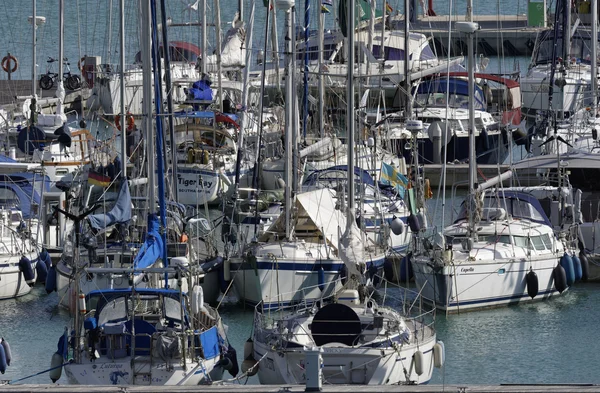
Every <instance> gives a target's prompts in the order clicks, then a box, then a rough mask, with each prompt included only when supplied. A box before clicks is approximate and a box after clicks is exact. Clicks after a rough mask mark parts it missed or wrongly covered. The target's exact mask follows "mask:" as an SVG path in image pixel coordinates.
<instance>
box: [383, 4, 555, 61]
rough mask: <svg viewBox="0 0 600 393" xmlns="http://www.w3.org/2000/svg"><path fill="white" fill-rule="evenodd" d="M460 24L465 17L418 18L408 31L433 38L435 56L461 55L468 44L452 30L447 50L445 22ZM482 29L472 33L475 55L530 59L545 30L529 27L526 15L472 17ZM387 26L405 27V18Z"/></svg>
mask: <svg viewBox="0 0 600 393" xmlns="http://www.w3.org/2000/svg"><path fill="white" fill-rule="evenodd" d="M449 18H450V20H451V21H452V22H463V21H465V20H466V18H465V16H464V15H452V16H451V17H450V16H448V15H441V16H422V15H421V16H419V17H418V18H417V20H416V21H415V22H412V23H411V31H414V32H417V33H422V34H425V36H427V37H433V38H432V40H433V46H434V47H435V49H436V51H437V54H438V56H447V55H448V51H450V55H451V56H464V55H466V54H467V42H466V37H465V36H464V35H460V34H459V33H457V32H455V31H452V45H451V47H450V48H448V20H449ZM473 20H474V22H477V23H479V26H480V27H481V30H479V31H478V32H477V33H475V42H476V43H477V50H476V53H477V54H482V55H484V56H498V55H504V56H511V57H513V56H531V53H532V51H533V47H534V45H535V41H536V38H537V35H538V34H539V33H540V32H543V31H545V30H548V29H549V28H548V27H544V26H543V25H542V26H532V25H531V20H530V18H528V16H527V15H524V14H523V15H474V16H473ZM390 25H391V26H392V27H394V28H396V29H402V28H403V26H404V17H403V16H401V15H399V16H394V17H392V19H391V21H390Z"/></svg>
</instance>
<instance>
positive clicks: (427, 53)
mask: <svg viewBox="0 0 600 393" xmlns="http://www.w3.org/2000/svg"><path fill="white" fill-rule="evenodd" d="M435 59H437V56H436V55H435V53H433V50H431V47H430V46H429V45H427V46H426V47H425V48H423V51H421V58H420V60H435Z"/></svg>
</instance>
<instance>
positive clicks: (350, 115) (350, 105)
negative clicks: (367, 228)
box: [346, 0, 383, 225]
mask: <svg viewBox="0 0 600 393" xmlns="http://www.w3.org/2000/svg"><path fill="white" fill-rule="evenodd" d="M355 7H356V5H355V2H354V0H350V1H348V9H347V15H348V17H347V18H346V20H347V24H348V32H347V37H348V81H347V83H348V85H347V89H346V91H347V92H348V93H347V94H348V97H347V107H346V112H347V113H346V116H347V117H346V122H347V125H346V127H347V130H348V136H347V146H348V148H347V150H348V215H349V216H348V217H351V218H352V220H350V219H348V225H351V224H352V223H354V219H353V218H354V127H355V125H354V122H355V119H354V30H355V28H354V25H355V23H356V20H355V19H354V18H355V15H354V14H355V13H356V12H355ZM382 49H383V37H382Z"/></svg>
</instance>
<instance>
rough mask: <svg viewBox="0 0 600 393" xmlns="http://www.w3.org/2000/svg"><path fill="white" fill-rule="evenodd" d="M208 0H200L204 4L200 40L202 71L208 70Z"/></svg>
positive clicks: (201, 8) (201, 9)
mask: <svg viewBox="0 0 600 393" xmlns="http://www.w3.org/2000/svg"><path fill="white" fill-rule="evenodd" d="M207 1H208V0H200V3H201V4H202V6H201V7H200V11H201V14H202V26H201V30H202V39H201V41H200V52H201V53H200V56H201V59H202V61H201V65H202V72H206V57H207V54H206V38H207V37H206V31H207V29H206V2H207Z"/></svg>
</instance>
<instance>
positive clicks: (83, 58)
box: [77, 56, 85, 75]
mask: <svg viewBox="0 0 600 393" xmlns="http://www.w3.org/2000/svg"><path fill="white" fill-rule="evenodd" d="M83 66H85V56H83V57H82V58H81V59H79V62H78V63H77V68H79V71H81V75H83Z"/></svg>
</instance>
